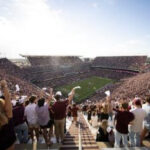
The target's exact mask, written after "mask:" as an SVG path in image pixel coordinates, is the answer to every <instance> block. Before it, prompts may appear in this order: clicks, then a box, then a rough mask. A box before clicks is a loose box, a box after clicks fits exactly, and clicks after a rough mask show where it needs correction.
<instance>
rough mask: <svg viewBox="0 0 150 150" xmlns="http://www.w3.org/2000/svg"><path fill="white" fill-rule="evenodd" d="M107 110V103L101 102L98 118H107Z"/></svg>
mask: <svg viewBox="0 0 150 150" xmlns="http://www.w3.org/2000/svg"><path fill="white" fill-rule="evenodd" d="M108 118H109V112H108V104H106V103H103V105H102V112H101V114H100V120H101V121H103V120H104V119H106V120H108Z"/></svg>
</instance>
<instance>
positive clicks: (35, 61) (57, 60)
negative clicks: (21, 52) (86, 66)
mask: <svg viewBox="0 0 150 150" xmlns="http://www.w3.org/2000/svg"><path fill="white" fill-rule="evenodd" d="M25 57H26V58H27V59H28V61H29V62H30V63H31V65H32V66H45V65H47V64H49V65H51V66H58V65H60V64H61V65H69V64H74V63H81V62H82V60H81V59H80V58H79V57H78V56H25Z"/></svg>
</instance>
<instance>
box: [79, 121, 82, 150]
mask: <svg viewBox="0 0 150 150" xmlns="http://www.w3.org/2000/svg"><path fill="white" fill-rule="evenodd" d="M79 150H82V139H81V127H80V122H79Z"/></svg>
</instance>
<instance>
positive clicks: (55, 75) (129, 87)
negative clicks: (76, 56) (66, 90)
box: [0, 57, 150, 150]
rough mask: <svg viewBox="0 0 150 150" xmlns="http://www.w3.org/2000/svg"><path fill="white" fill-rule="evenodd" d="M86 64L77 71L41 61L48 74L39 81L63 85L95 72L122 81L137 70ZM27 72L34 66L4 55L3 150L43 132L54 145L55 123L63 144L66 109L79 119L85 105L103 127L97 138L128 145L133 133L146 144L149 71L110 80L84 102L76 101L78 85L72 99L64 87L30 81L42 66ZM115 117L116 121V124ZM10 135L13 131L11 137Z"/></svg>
mask: <svg viewBox="0 0 150 150" xmlns="http://www.w3.org/2000/svg"><path fill="white" fill-rule="evenodd" d="M138 58H139V57H137V59H138ZM137 59H135V60H137ZM144 59H145V57H141V61H140V58H139V64H140V63H141V64H142V63H143V61H144ZM113 65H114V64H113ZM81 66H82V67H81ZM81 66H80V65H79V66H76V67H75V66H74V68H75V71H73V72H72V71H70V69H66V71H64V72H61V71H56V72H55V71H53V70H52V71H51V70H50V66H47V68H46V69H47V71H46V70H44V69H43V70H41V69H40V68H44V67H41V66H39V68H38V67H37V68H38V69H39V74H41V75H42V78H41V76H39V78H40V79H42V83H39V84H38V83H37V85H39V87H45V86H48V87H58V86H61V85H64V84H69V83H73V82H76V81H78V80H81V79H85V78H87V77H91V76H101V77H107V78H112V79H116V80H119V79H123V78H125V77H130V76H133V75H136V74H134V73H133V74H131V72H126V71H122V70H118V69H116V70H115V69H114V70H110V69H102V68H101V69H100V68H94V69H93V68H92V69H91V68H90V66H89V64H88V66H87V65H81ZM128 66H129V65H128ZM80 67H81V68H80ZM118 67H119V66H118ZM30 69H31V68H30ZM55 69H56V68H55ZM57 69H58V68H57ZM78 69H79V70H78ZM80 69H81V70H80ZM62 70H63V69H62ZM76 70H77V71H76ZM34 71H35V72H34ZM36 71H37V72H36ZM26 72H28V71H27V70H25V69H23V70H22V69H20V68H18V67H16V66H15V65H14V64H12V63H11V62H10V61H8V60H7V59H1V60H0V79H1V80H2V81H1V82H0V87H1V92H0V94H1V98H0V149H1V150H4V149H10V150H13V149H14V143H15V141H16V137H17V139H18V140H19V142H20V143H28V141H29V139H32V141H34V140H35V137H36V140H37V141H39V142H40V139H39V135H40V134H42V135H43V137H44V140H45V143H46V144H47V145H48V146H50V145H52V142H51V136H52V134H53V132H54V126H55V136H56V141H57V142H58V143H59V142H61V143H62V142H63V138H64V126H65V118H66V114H68V117H71V116H72V117H73V121H74V122H77V116H78V115H77V112H78V110H80V108H82V111H83V113H84V114H87V116H88V121H89V123H91V125H92V126H93V127H98V134H97V141H101V140H103V141H110V142H111V143H112V144H113V145H114V146H115V147H120V144H122V145H123V146H125V147H127V146H128V140H127V139H128V137H129V143H130V146H141V144H142V141H143V139H144V138H145V135H146V134H147V133H148V132H149V131H150V120H149V119H150V98H149V96H148V97H147V98H146V96H147V95H150V91H149V90H148V89H149V88H150V82H149V80H150V73H149V72H148V73H144V74H139V75H137V76H135V77H131V78H128V79H124V80H122V82H120V83H119V84H113V85H112V84H110V85H107V86H105V87H104V88H102V89H100V90H98V91H96V94H95V95H93V96H92V97H91V98H89V100H87V101H86V102H85V103H84V104H81V106H79V107H77V106H76V105H73V106H72V105H71V101H72V98H73V96H74V93H75V90H74V89H73V90H72V91H71V93H70V94H69V96H68V98H67V99H65V98H64V97H62V94H61V92H56V94H54V93H53V91H52V89H51V88H48V89H47V91H45V92H44V91H43V90H41V89H40V88H38V87H37V86H36V85H33V84H32V83H30V82H28V80H27V79H29V76H32V77H33V74H34V73H35V78H36V77H37V75H38V70H36V69H35V70H33V74H32V73H31V74H30V75H29V74H28V73H29V72H30V71H29V72H28V73H27V74H26ZM45 77H46V78H45ZM47 77H48V78H47ZM3 79H5V80H6V81H7V83H6V81H4V80H3ZM30 79H31V78H30ZM8 89H10V93H9V91H8ZM108 89H109V90H110V91H111V93H112V94H111V96H110V97H107V100H106V99H105V98H104V97H105V94H104V92H105V91H106V90H108ZM135 97H136V98H135ZM133 99H134V100H133ZM95 102H96V103H95ZM95 104H96V105H95ZM31 114H32V115H31ZM137 116H138V117H137ZM109 120H111V122H113V123H112V124H111V125H110V124H109ZM112 120H113V121H112ZM99 124H100V126H99ZM142 124H144V126H142ZM108 126H110V127H109V128H108ZM108 129H109V131H108ZM114 129H116V130H114ZM6 134H9V135H10V136H8V137H7V136H5V135H6ZM120 139H122V140H120ZM121 141H122V142H121Z"/></svg>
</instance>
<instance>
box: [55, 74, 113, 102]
mask: <svg viewBox="0 0 150 150" xmlns="http://www.w3.org/2000/svg"><path fill="white" fill-rule="evenodd" d="M113 82H114V81H113V80H112V79H108V78H101V77H95V76H93V77H90V78H87V79H84V80H80V81H77V82H74V83H73V84H69V85H64V86H62V87H59V88H57V89H56V90H57V91H61V92H62V93H63V95H64V96H67V95H68V93H69V92H70V90H71V89H72V88H73V87H75V86H81V89H77V90H76V94H75V97H74V101H75V102H77V103H80V102H81V101H82V100H84V99H86V98H88V97H89V96H91V95H92V94H94V93H95V92H96V90H98V89H100V88H102V87H103V86H105V85H106V84H108V83H113Z"/></svg>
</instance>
